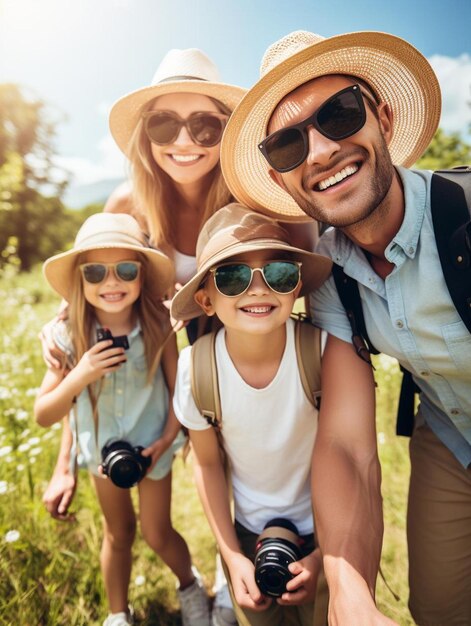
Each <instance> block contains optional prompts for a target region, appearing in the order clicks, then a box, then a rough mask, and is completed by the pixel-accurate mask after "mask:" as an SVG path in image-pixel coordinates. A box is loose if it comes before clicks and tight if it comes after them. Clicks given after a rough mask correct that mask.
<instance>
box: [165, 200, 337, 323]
mask: <svg viewBox="0 0 471 626" xmlns="http://www.w3.org/2000/svg"><path fill="white" fill-rule="evenodd" d="M257 250H273V251H280V252H289V253H290V255H291V256H292V258H293V259H294V260H296V261H302V267H301V280H302V288H301V292H300V295H301V296H302V295H305V294H307V293H309V292H310V291H312V290H313V289H317V287H320V286H321V285H322V283H323V282H324V281H325V280H326V278H327V277H328V276H329V274H330V270H331V268H332V261H331V260H330V259H328V258H327V257H325V256H321V255H320V254H314V253H313V252H307V251H306V250H301V249H300V248H295V247H293V246H292V245H290V243H289V235H288V233H287V232H286V230H285V229H284V228H283V227H282V226H281V225H280V224H279V223H278V222H276V221H275V220H272V219H270V218H269V217H267V216H265V215H261V214H260V213H254V212H252V211H250V210H249V209H247V208H246V207H243V206H242V205H241V204H237V203H236V202H232V203H231V204H228V205H227V206H225V207H223V208H222V209H219V210H218V211H216V213H215V214H214V215H213V216H212V217H211V218H210V219H209V220H208V221H207V222H206V223H205V224H204V226H203V228H202V229H201V232H200V234H199V237H198V242H197V244H196V265H197V267H198V271H197V273H196V275H195V276H194V277H193V278H192V279H191V280H190V281H189V282H187V283H186V284H185V285H184V286H183V287H182V288H181V289H180V291H178V292H177V293H176V294H175V296H174V298H173V300H172V307H171V315H172V317H173V318H174V319H177V320H188V319H191V318H193V317H198V316H199V315H202V314H203V311H202V310H201V308H200V307H199V306H198V304H196V302H195V300H194V295H195V293H196V292H197V291H198V289H199V287H200V285H201V283H202V281H203V279H204V278H205V276H206V274H207V273H208V272H209V270H210V268H211V267H214V266H215V265H217V264H218V263H221V262H222V261H225V260H227V259H229V258H231V257H233V256H236V255H239V254H242V253H244V252H255V251H257Z"/></svg>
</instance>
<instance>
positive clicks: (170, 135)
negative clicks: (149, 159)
mask: <svg viewBox="0 0 471 626" xmlns="http://www.w3.org/2000/svg"><path fill="white" fill-rule="evenodd" d="M228 117H229V116H228V115H225V114H224V113H213V112H212V111H208V112H206V111H197V112H196V113H192V114H191V115H190V116H189V117H187V118H186V120H184V119H182V118H181V117H180V116H179V115H177V114H176V113H174V112H173V111H147V112H146V113H143V114H142V119H143V120H144V130H145V132H146V135H147V138H148V139H149V141H151V142H152V143H156V144H158V145H159V146H166V145H168V144H170V143H173V142H174V141H175V140H176V139H177V137H178V135H179V134H180V131H181V129H182V126H185V128H186V129H187V131H188V134H189V135H190V137H191V139H192V140H193V141H194V142H195V143H196V144H197V145H199V146H204V147H205V148H210V147H211V146H215V145H216V144H218V143H219V142H220V141H221V137H222V133H223V131H224V127H225V126H226V122H227V119H228Z"/></svg>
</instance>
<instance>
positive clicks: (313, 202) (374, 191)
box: [289, 135, 394, 232]
mask: <svg viewBox="0 0 471 626" xmlns="http://www.w3.org/2000/svg"><path fill="white" fill-rule="evenodd" d="M357 154H358V155H359V156H361V157H362V167H365V166H366V165H367V164H368V162H371V157H370V156H369V155H368V153H367V152H366V150H364V149H363V148H361V149H359V150H357ZM374 155H375V162H376V167H375V169H374V172H373V173H372V175H371V176H370V178H369V181H368V184H367V186H366V187H365V189H364V190H363V191H362V192H360V193H359V194H357V196H356V198H355V205H356V206H357V207H358V206H361V207H362V209H361V210H358V209H357V210H352V211H347V212H345V211H338V212H337V211H336V210H335V208H333V209H328V210H326V209H324V207H323V204H322V200H317V199H314V198H312V197H309V198H307V197H306V196H305V195H303V194H301V193H299V192H298V191H297V190H294V189H293V190H292V189H290V190H289V193H290V195H291V196H292V197H293V200H294V201H295V202H296V203H297V204H298V205H299V207H300V208H301V209H302V210H303V211H304V213H306V215H309V216H310V217H312V218H313V219H315V220H317V221H319V222H323V223H324V224H328V225H329V226H335V227H336V228H341V229H348V230H349V231H350V232H353V231H354V230H357V228H360V227H361V226H362V225H364V224H365V222H367V221H370V220H371V219H372V218H373V217H375V213H377V214H378V218H379V217H380V214H381V215H383V213H384V210H382V205H383V202H384V199H385V198H386V196H387V193H388V191H389V189H390V187H391V184H392V181H393V178H394V166H393V164H392V161H391V156H390V154H389V150H388V147H387V144H386V142H385V141H384V138H383V136H382V135H381V136H380V139H379V143H378V145H377V146H375V147H374ZM306 187H307V186H306ZM318 193H319V192H318ZM320 193H321V192H320ZM341 202H342V204H344V205H348V204H349V203H351V201H350V200H349V196H348V194H346V196H345V197H344V198H343V199H342V201H341ZM383 208H384V209H385V207H383ZM339 213H340V214H339ZM377 221H378V220H376V219H374V222H377Z"/></svg>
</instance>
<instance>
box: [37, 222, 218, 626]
mask: <svg viewBox="0 0 471 626" xmlns="http://www.w3.org/2000/svg"><path fill="white" fill-rule="evenodd" d="M44 273H45V276H46V279H47V280H48V282H49V283H50V285H51V286H52V287H53V289H55V290H56V291H57V292H58V293H59V295H61V296H62V297H63V298H65V300H66V301H67V302H68V303H69V312H68V320H67V321H66V322H65V321H62V322H59V323H58V324H56V325H55V327H54V339H55V342H56V343H57V344H58V345H59V346H60V347H61V349H62V351H63V353H64V354H65V355H66V361H65V363H64V367H63V368H62V369H61V370H59V369H57V368H56V369H49V370H48V371H47V372H46V375H45V377H44V380H43V382H42V385H41V388H40V392H39V395H38V398H37V400H36V404H35V416H36V420H37V421H38V423H39V424H40V425H41V426H51V425H52V424H54V423H55V422H57V421H60V420H61V419H62V417H63V416H64V415H66V414H67V413H69V412H70V411H71V410H72V409H73V414H74V416H75V420H74V421H75V424H74V425H73V430H75V433H76V438H77V445H78V446H79V447H80V453H81V454H82V456H83V461H84V463H85V464H86V465H87V466H88V469H89V471H90V473H91V475H92V479H93V483H94V486H95V489H96V492H97V496H98V500H99V504H100V507H101V509H102V512H103V517H104V539H103V544H102V550H101V569H102V574H103V577H104V582H105V589H106V594H107V598H108V603H109V608H110V615H109V616H108V617H107V618H106V620H105V621H104V626H124V625H125V624H130V623H131V612H130V610H129V609H128V604H127V593H128V586H129V580H130V574H131V547H132V543H133V540H134V535H135V524H136V521H135V513H134V510H133V506H132V500H131V494H130V491H129V490H128V489H124V488H122V487H123V486H130V484H129V483H132V482H135V481H139V479H141V478H142V479H141V480H140V482H139V484H138V490H139V511H140V513H139V515H140V522H141V530H142V534H143V537H144V539H145V540H146V541H147V543H148V544H149V546H150V547H151V548H152V549H153V550H154V551H155V552H156V553H157V554H158V555H159V556H160V557H161V558H162V560H163V561H164V562H165V563H166V564H167V565H168V566H169V567H170V569H171V570H172V571H173V572H174V574H175V575H176V576H177V578H178V580H179V584H180V589H179V597H180V602H181V609H182V617H183V624H184V626H190V625H191V626H209V624H210V617H209V610H208V598H207V596H206V592H205V591H204V588H203V586H202V583H201V580H200V578H199V576H198V574H197V572H196V571H195V569H194V568H192V566H191V558H190V554H189V551H188V547H187V545H186V542H185V540H184V539H183V537H181V535H179V534H178V533H177V532H176V530H175V529H174V528H173V527H172V523H171V520H170V494H171V465H172V459H173V455H174V452H175V450H176V449H178V448H179V447H181V445H182V443H183V437H182V436H181V435H180V434H179V433H180V430H179V425H178V422H177V420H176V418H175V415H174V413H173V409H172V403H171V398H172V395H173V389H174V384H175V374H176V361H177V349H176V342H175V336H174V334H173V333H172V330H171V328H170V324H169V318H168V314H167V312H166V310H165V309H164V307H163V305H162V304H161V299H162V297H163V295H164V294H166V293H167V292H168V290H169V289H170V288H171V286H172V284H173V280H174V270H173V264H172V262H171V260H170V259H169V258H168V257H167V256H166V255H164V254H163V253H161V252H160V251H158V250H155V249H151V248H149V247H147V246H146V243H145V241H144V237H143V235H142V233H141V230H140V228H139V225H138V223H137V222H136V220H135V219H134V218H132V217H131V216H130V215H125V214H106V213H101V214H96V215H92V216H91V217H90V218H88V220H86V221H85V223H84V224H83V226H82V227H81V229H80V230H79V232H78V234H77V237H76V240H75V244H74V247H73V249H72V250H70V251H68V252H64V253H62V254H58V255H56V256H54V257H52V258H50V259H48V260H47V261H46V263H45V264H44ZM103 329H109V331H110V332H111V335H112V336H113V337H114V339H111V338H108V339H105V340H100V336H101V335H100V333H102V331H103ZM97 334H98V341H97ZM117 343H118V344H120V345H119V347H116V344H117ZM71 426H72V424H71ZM116 439H117V440H119V443H116V441H115V440H116ZM113 442H114V447H115V448H116V447H119V448H121V449H122V450H123V451H122V453H115V455H116V454H121V457H120V458H119V459H118V457H116V456H115V458H113V455H112V454H109V455H108V458H107V459H106V462H104V458H105V457H106V456H107V451H109V446H110V444H112V443H113ZM129 445H130V446H131V451H130V454H129V455H128V454H127V452H126V447H127V446H129ZM136 446H142V448H143V450H142V453H141V452H139V448H137V449H134V450H133V448H135V447H136ZM124 457H125V458H124ZM130 457H131V458H130ZM123 458H124V460H123ZM110 459H111V460H110ZM136 466H137V468H138V469H137V470H136V476H131V479H130V480H129V481H128V478H129V477H130V474H131V473H132V471H133V470H134V469H136ZM104 473H108V474H109V476H110V479H108V480H105V479H104V476H103V474H104ZM116 474H117V476H116ZM118 485H119V486H118Z"/></svg>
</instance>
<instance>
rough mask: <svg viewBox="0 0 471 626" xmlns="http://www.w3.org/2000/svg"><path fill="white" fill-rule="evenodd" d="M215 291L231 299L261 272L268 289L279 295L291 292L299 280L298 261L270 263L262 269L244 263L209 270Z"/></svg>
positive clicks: (247, 286)
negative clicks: (256, 273) (255, 273)
mask: <svg viewBox="0 0 471 626" xmlns="http://www.w3.org/2000/svg"><path fill="white" fill-rule="evenodd" d="M209 271H210V272H211V274H212V275H213V277H214V284H215V285H216V289H217V290H218V291H219V293H220V294H222V295H223V296H228V297H229V298H233V297H235V296H240V295H242V294H243V293H244V292H245V291H247V289H248V288H249V286H250V284H251V282H252V279H253V275H254V272H261V273H262V276H263V280H264V281H265V282H266V284H267V285H268V287H270V289H272V290H273V291H275V292H276V293H280V294H288V293H291V292H293V291H294V290H295V289H296V287H297V286H298V284H299V281H300V279H301V262H300V261H271V262H270V263H266V264H265V265H264V266H263V267H250V265H247V264H246V263H227V264H226V265H219V266H217V267H213V268H211V269H210V270H209Z"/></svg>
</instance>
